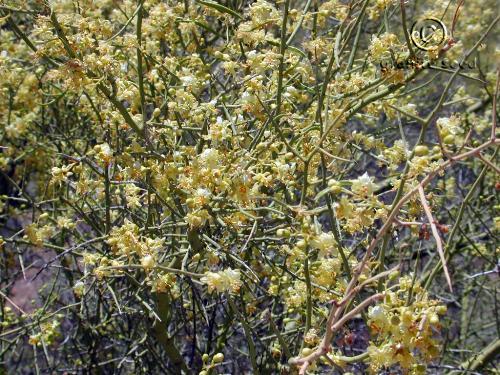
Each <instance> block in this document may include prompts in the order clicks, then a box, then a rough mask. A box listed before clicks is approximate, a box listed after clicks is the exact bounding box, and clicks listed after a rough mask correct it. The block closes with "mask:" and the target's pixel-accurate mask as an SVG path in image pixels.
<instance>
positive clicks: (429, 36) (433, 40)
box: [411, 17, 448, 51]
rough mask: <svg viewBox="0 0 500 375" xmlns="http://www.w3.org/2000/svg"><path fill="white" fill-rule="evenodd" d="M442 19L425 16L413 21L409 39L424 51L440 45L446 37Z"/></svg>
mask: <svg viewBox="0 0 500 375" xmlns="http://www.w3.org/2000/svg"><path fill="white" fill-rule="evenodd" d="M447 33H448V32H447V30H446V26H445V25H444V23H443V21H441V20H440V19H438V18H435V17H427V18H424V19H421V20H418V21H417V22H415V23H414V24H413V26H412V28H411V41H412V42H413V44H414V45H415V46H416V47H417V48H419V49H421V50H424V51H428V50H430V49H431V48H434V47H437V46H439V45H441V44H442V43H443V42H444V41H445V40H446V37H447Z"/></svg>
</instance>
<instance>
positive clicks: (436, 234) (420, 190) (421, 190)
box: [418, 185, 453, 293]
mask: <svg viewBox="0 0 500 375" xmlns="http://www.w3.org/2000/svg"><path fill="white" fill-rule="evenodd" d="M418 194H419V196H420V201H421V202H422V208H423V209H424V212H425V215H426V216H427V219H428V220H429V224H430V226H431V231H432V235H433V236H434V239H435V240H436V246H437V250H438V253H439V257H440V258H441V263H442V264H443V270H444V274H445V276H446V281H447V283H448V287H449V288H450V291H451V292H452V293H453V287H452V285H451V277H450V273H449V272H448V267H447V266H446V258H445V257H444V251H443V241H442V240H441V236H439V232H438V229H437V226H436V221H435V220H434V218H433V217H432V211H431V209H430V207H429V203H427V199H426V198H425V191H424V188H423V187H422V186H420V185H419V186H418Z"/></svg>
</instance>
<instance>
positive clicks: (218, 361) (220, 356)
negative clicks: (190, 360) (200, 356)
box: [212, 353, 224, 363]
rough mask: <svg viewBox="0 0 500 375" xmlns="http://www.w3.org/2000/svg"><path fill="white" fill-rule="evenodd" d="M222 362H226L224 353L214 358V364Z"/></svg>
mask: <svg viewBox="0 0 500 375" xmlns="http://www.w3.org/2000/svg"><path fill="white" fill-rule="evenodd" d="M222 361H224V354H222V353H217V354H216V355H214V357H213V358H212V363H221V362H222Z"/></svg>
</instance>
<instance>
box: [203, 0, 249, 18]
mask: <svg viewBox="0 0 500 375" xmlns="http://www.w3.org/2000/svg"><path fill="white" fill-rule="evenodd" d="M198 3H200V4H202V5H205V6H206V7H209V8H212V9H215V10H217V11H219V12H221V13H227V14H230V15H232V16H233V17H236V18H239V19H240V20H242V19H243V16H242V15H241V14H239V13H238V12H235V11H234V10H232V9H230V8H228V7H226V6H224V5H221V4H219V3H217V2H215V1H207V0H198Z"/></svg>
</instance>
